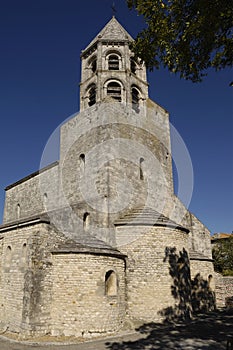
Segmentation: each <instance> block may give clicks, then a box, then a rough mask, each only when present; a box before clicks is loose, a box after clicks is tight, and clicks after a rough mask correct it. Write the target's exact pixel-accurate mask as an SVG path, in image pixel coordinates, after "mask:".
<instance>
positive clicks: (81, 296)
mask: <svg viewBox="0 0 233 350" xmlns="http://www.w3.org/2000/svg"><path fill="white" fill-rule="evenodd" d="M132 41H133V39H132V37H131V36H130V35H129V34H128V33H127V31H126V30H125V29H124V28H123V27H122V26H121V24H120V23H119V22H118V21H117V20H116V18H115V17H113V18H112V19H111V20H110V21H109V22H108V23H107V24H106V25H105V27H104V28H103V29H102V30H101V31H100V32H99V34H98V35H97V36H96V37H95V38H94V39H93V40H92V41H91V42H90V44H89V45H88V46H87V47H86V48H85V49H84V50H83V51H82V53H81V71H82V75H81V83H80V112H79V113H76V114H75V115H73V116H72V117H71V118H69V119H68V120H67V121H66V122H64V123H63V125H62V126H61V127H60V156H59V160H58V161H56V162H54V163H52V164H49V165H48V164H46V165H45V166H43V167H41V169H40V170H39V171H37V172H35V173H33V174H30V175H28V176H26V177H25V178H23V179H21V180H19V181H17V182H16V183H14V184H11V185H9V186H8V187H7V188H6V193H5V207H4V219H3V224H2V225H1V226H0V318H1V319H0V327H1V329H3V330H8V331H10V332H16V333H19V334H20V335H22V336H24V335H25V336H26V335H27V336H28V335H32V336H37V335H43V334H49V335H52V336H58V335H64V336H70V335H75V336H83V337H86V336H87V337H88V336H94V335H97V334H105V333H113V332H117V331H119V330H120V329H122V328H123V327H127V325H128V326H129V325H131V326H132V325H134V324H138V323H147V322H152V321H154V322H161V321H163V320H164V319H165V318H166V316H167V315H168V314H169V313H170V314H172V313H174V314H176V313H177V312H178V313H182V310H183V311H184V310H185V311H186V312H190V310H191V308H192V305H191V302H190V300H191V294H192V293H193V292H192V290H191V287H190V286H191V282H190V281H191V280H192V279H195V278H196V279H197V276H198V278H199V279H200V278H202V279H203V281H206V283H207V284H208V288H209V289H210V280H211V278H212V276H213V264H212V256H211V244H210V233H209V231H208V229H207V228H206V227H205V226H204V225H203V224H202V223H201V222H200V221H199V220H198V219H197V218H196V217H195V216H194V215H193V214H192V213H190V212H189V211H188V210H187V209H186V208H185V206H184V205H183V204H182V203H181V201H180V200H179V199H178V198H177V196H176V195H175V194H174V189H173V172H172V156H171V141H170V125H169V114H168V112H167V111H166V110H165V109H164V108H162V107H161V106H159V105H158V104H157V103H156V102H154V101H152V100H151V99H150V98H149V97H148V82H147V77H146V67H145V66H144V64H143V63H142V62H141V61H140V60H138V59H135V58H134V55H133V53H132V51H131V49H130V47H131V46H130V44H131V43H132ZM46 147H47V148H48V147H49V146H46ZM45 153H46V148H45ZM42 158H43V157H42ZM179 284H180V285H181V289H182V288H183V291H182V293H183V294H182V293H179V292H180V290H179V288H180V287H179ZM207 284H206V285H207ZM211 286H212V288H214V281H213V280H212V281H211ZM174 290H176V291H177V293H174ZM185 293H186V294H185ZM181 294H182V295H186V297H183V301H182V297H181ZM182 302H183V306H182ZM199 302H201V301H199ZM180 306H182V307H180Z"/></svg>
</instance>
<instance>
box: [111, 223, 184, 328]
mask: <svg viewBox="0 0 233 350" xmlns="http://www.w3.org/2000/svg"><path fill="white" fill-rule="evenodd" d="M124 232H125V236H127V235H128V239H129V244H125V245H121V246H120V247H119V249H120V250H121V251H122V252H123V253H125V254H127V256H128V263H127V266H128V268H127V273H126V277H127V296H128V315H129V317H130V318H132V319H139V320H143V321H147V322H150V321H160V320H161V319H162V314H163V313H164V311H165V310H166V309H167V308H173V307H174V306H175V299H174V297H173V296H172V286H173V285H174V281H173V279H172V277H171V275H170V272H169V271H170V270H169V269H170V265H169V259H168V258H167V259H166V251H167V250H168V249H170V248H172V249H173V248H175V250H174V252H175V254H177V255H178V256H179V255H180V252H181V253H183V249H185V250H186V251H187V249H188V234H187V233H185V232H182V231H180V230H178V229H174V228H169V227H156V226H155V227H153V228H152V227H141V226H127V225H126V226H119V227H117V236H121V242H122V243H123V237H124ZM145 310H146V311H145Z"/></svg>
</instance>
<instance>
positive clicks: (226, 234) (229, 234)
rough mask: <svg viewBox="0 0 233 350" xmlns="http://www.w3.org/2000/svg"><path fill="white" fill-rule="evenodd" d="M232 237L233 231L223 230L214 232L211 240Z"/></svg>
mask: <svg viewBox="0 0 233 350" xmlns="http://www.w3.org/2000/svg"><path fill="white" fill-rule="evenodd" d="M230 237H233V234H232V233H223V232H220V233H214V234H213V236H212V237H211V241H212V242H214V241H217V240H218V239H227V238H230Z"/></svg>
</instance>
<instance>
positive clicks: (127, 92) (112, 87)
mask: <svg viewBox="0 0 233 350" xmlns="http://www.w3.org/2000/svg"><path fill="white" fill-rule="evenodd" d="M132 41H133V38H132V37H131V36H130V35H129V34H128V33H127V32H126V30H125V29H124V28H123V27H122V26H121V24H120V23H119V22H118V21H117V20H116V18H115V17H112V19H111V20H110V21H109V22H108V23H107V24H106V26H105V27H104V28H103V29H102V30H101V31H100V33H99V34H98V35H97V36H96V37H95V38H94V39H93V40H92V41H91V43H90V44H89V45H88V46H87V48H86V49H85V50H83V51H82V54H81V58H82V75H81V76H82V78H81V79H82V80H81V84H80V109H81V111H83V110H84V109H86V108H88V107H90V106H93V105H94V104H96V103H98V102H101V101H103V100H105V99H106V98H111V99H112V100H115V101H117V102H121V103H125V104H132V106H133V108H134V110H135V111H139V108H140V105H143V104H145V100H146V99H147V98H148V83H147V79H146V68H145V66H144V64H143V63H139V62H138V60H135V59H134V54H133V52H132V51H131V50H130V43H132Z"/></svg>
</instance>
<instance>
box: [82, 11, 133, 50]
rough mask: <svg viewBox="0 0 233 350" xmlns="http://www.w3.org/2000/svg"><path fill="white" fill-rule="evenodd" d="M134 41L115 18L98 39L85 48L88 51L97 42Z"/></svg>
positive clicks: (100, 33) (99, 34)
mask: <svg viewBox="0 0 233 350" xmlns="http://www.w3.org/2000/svg"><path fill="white" fill-rule="evenodd" d="M105 40H107V41H111V42H112V41H133V40H134V39H133V38H132V37H131V35H130V34H129V33H128V32H127V31H126V30H125V29H124V28H123V27H122V25H121V24H120V23H119V22H118V21H117V19H116V18H115V17H114V16H113V17H112V18H111V19H110V21H109V22H108V23H107V24H106V25H105V27H104V28H103V29H102V30H101V31H100V32H99V33H98V34H97V35H96V37H95V38H94V39H93V40H92V41H91V42H90V44H89V45H88V46H87V47H86V48H85V50H83V51H86V50H88V49H89V48H91V47H92V45H94V44H95V43H96V42H97V41H105Z"/></svg>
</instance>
